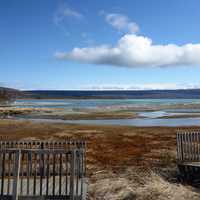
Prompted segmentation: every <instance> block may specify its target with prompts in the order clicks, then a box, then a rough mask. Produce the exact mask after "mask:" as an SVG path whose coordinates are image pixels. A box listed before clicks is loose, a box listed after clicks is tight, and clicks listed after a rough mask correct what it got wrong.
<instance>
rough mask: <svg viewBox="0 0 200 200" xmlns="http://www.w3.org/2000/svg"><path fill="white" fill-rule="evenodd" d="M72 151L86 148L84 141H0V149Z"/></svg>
mask: <svg viewBox="0 0 200 200" xmlns="http://www.w3.org/2000/svg"><path fill="white" fill-rule="evenodd" d="M10 148H20V149H72V148H78V149H79V148H83V149H85V148H86V142H85V141H77V140H54V141H45V140H44V141H41V140H32V141H27V140H21V141H0V149H10Z"/></svg>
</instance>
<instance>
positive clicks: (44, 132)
mask: <svg viewBox="0 0 200 200" xmlns="http://www.w3.org/2000/svg"><path fill="white" fill-rule="evenodd" d="M178 129H184V130H185V129H190V130H191V129H192V130H198V127H187V128H183V127H178V128H177V127H176V128H174V127H128V126H96V125H95V126H92V125H66V124H49V123H48V124H47V123H32V122H30V121H14V120H0V138H1V139H2V140H7V139H13V140H20V139H48V140H53V139H83V140H86V141H87V170H88V178H89V189H88V190H89V199H96V200H101V199H102V200H103V199H105V200H112V199H113V200H131V199H138V200H146V199H147V200H148V199H149V200H150V199H152V200H154V199H155V200H157V199H158V200H159V199H160V200H165V199H174V200H175V199H177V200H179V199H199V198H200V195H199V193H198V189H197V188H195V189H194V188H193V187H191V186H187V185H182V184H180V183H179V182H178V180H177V169H176V131H177V130H178Z"/></svg>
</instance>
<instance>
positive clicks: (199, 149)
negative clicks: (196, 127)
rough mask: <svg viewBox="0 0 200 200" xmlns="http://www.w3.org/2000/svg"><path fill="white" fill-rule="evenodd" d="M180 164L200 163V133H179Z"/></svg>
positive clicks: (178, 150)
mask: <svg viewBox="0 0 200 200" xmlns="http://www.w3.org/2000/svg"><path fill="white" fill-rule="evenodd" d="M177 159H178V162H199V161H200V132H178V133H177Z"/></svg>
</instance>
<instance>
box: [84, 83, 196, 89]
mask: <svg viewBox="0 0 200 200" xmlns="http://www.w3.org/2000/svg"><path fill="white" fill-rule="evenodd" d="M198 88H200V84H175V83H148V84H132V85H123V84H118V85H116V84H113V85H112V84H107V85H106V84H105V85H88V86H84V87H82V88H81V89H83V90H177V89H198Z"/></svg>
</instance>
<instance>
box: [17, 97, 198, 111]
mask: <svg viewBox="0 0 200 200" xmlns="http://www.w3.org/2000/svg"><path fill="white" fill-rule="evenodd" d="M176 104H184V105H188V104H200V99H64V100H17V101H16V102H15V103H14V106H16V107H31V108H65V109H84V108H101V107H113V106H124V107H126V106H127V107H128V106H134V107H140V106H165V105H176Z"/></svg>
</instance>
